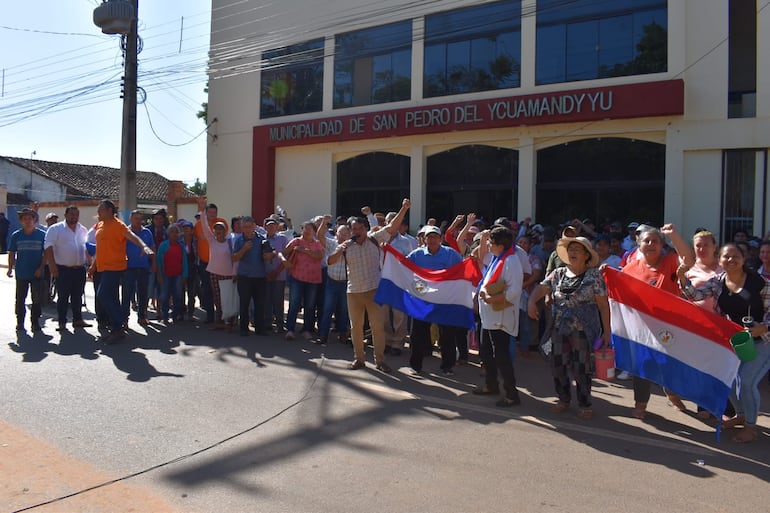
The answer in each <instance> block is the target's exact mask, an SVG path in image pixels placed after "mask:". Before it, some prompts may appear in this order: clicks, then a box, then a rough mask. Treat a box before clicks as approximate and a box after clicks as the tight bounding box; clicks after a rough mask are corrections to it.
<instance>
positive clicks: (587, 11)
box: [535, 0, 668, 84]
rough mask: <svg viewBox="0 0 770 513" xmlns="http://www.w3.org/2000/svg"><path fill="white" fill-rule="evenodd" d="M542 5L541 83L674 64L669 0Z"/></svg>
mask: <svg viewBox="0 0 770 513" xmlns="http://www.w3.org/2000/svg"><path fill="white" fill-rule="evenodd" d="M537 7H538V8H537V38H536V39H537V42H536V45H537V48H536V65H535V75H536V76H535V80H536V83H537V84H553V83H558V82H572V81H577V80H591V79H595V78H606V77H619V76H627V75H641V74H645V73H660V72H663V71H666V70H667V69H668V57H667V51H668V4H667V2H666V1H665V0H612V1H600V2H597V1H595V0H576V1H572V2H564V0H538V3H537Z"/></svg>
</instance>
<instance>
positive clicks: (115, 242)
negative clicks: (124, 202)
mask: <svg viewBox="0 0 770 513" xmlns="http://www.w3.org/2000/svg"><path fill="white" fill-rule="evenodd" d="M129 230H130V228H129V227H128V226H126V225H125V224H124V223H123V221H121V220H120V219H117V218H112V219H108V220H107V221H99V223H98V224H97V225H96V270H97V271H99V272H103V271H125V270H126V268H127V267H128V263H127V262H128V258H127V257H126V240H127V237H126V234H127V233H128V231H129Z"/></svg>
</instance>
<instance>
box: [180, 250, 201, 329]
mask: <svg viewBox="0 0 770 513" xmlns="http://www.w3.org/2000/svg"><path fill="white" fill-rule="evenodd" d="M187 270H188V275H187V278H185V280H184V294H185V297H186V298H187V316H188V317H189V318H190V319H192V316H193V314H194V313H195V299H196V298H197V297H198V294H199V292H200V288H201V286H200V280H199V278H198V266H197V265H195V264H194V263H192V262H190V263H189V265H188V266H187Z"/></svg>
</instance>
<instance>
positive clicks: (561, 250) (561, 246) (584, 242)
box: [556, 237, 599, 267]
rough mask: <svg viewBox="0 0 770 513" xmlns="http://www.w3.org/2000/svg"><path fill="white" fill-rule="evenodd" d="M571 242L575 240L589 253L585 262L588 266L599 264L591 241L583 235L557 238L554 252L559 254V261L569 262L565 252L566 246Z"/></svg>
mask: <svg viewBox="0 0 770 513" xmlns="http://www.w3.org/2000/svg"><path fill="white" fill-rule="evenodd" d="M573 242H577V243H578V244H580V245H581V246H583V247H584V248H585V250H586V251H587V252H588V253H589V254H590V255H591V258H590V259H589V260H588V263H587V264H586V265H587V266H588V267H596V266H597V265H599V255H597V254H596V251H594V248H593V246H592V245H591V241H590V240H588V239H586V238H585V237H562V238H561V239H559V243H558V244H557V245H556V254H557V255H559V258H561V261H562V262H564V263H565V264H567V263H569V255H568V254H567V248H568V247H569V245H570V244H571V243H573Z"/></svg>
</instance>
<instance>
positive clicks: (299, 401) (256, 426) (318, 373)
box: [11, 355, 326, 513]
mask: <svg viewBox="0 0 770 513" xmlns="http://www.w3.org/2000/svg"><path fill="white" fill-rule="evenodd" d="M325 362H326V356H324V355H321V363H320V365H318V370H316V373H315V375H314V376H313V381H311V382H310V385H309V386H308V388H307V390H305V393H304V394H302V397H300V398H299V399H297V400H296V401H294V402H293V403H291V404H290V405H288V406H286V407H285V408H283V409H282V410H279V411H278V412H276V413H274V414H273V415H271V416H270V417H268V418H266V419H265V420H263V421H261V422H258V423H256V424H254V425H253V426H251V427H248V428H246V429H244V430H243V431H239V432H237V433H235V434H234V435H230V436H228V437H227V438H223V439H222V440H219V441H218V442H215V443H213V444H211V445H208V446H206V447H202V448H201V449H198V450H197V451H193V452H190V453H187V454H184V455H182V456H178V457H176V458H174V459H171V460H168V461H165V462H163V463H158V464H157V465H153V466H152V467H147V468H145V469H143V470H139V471H137V472H134V473H132V474H127V475H125V476H122V477H119V478H116V479H112V480H110V481H105V482H103V483H99V484H97V485H94V486H90V487H88V488H84V489H82V490H78V491H76V492H72V493H69V494H67V495H62V496H59V497H56V498H54V499H50V500H47V501H45V502H40V503H38V504H33V505H32V506H27V507H25V508H22V509H17V510H15V511H12V512H11V513H22V512H24V511H30V510H33V509H36V508H41V507H43V506H47V505H49V504H54V503H56V502H61V501H63V500H65V499H69V498H72V497H75V496H77V495H82V494H84V493H86V492H90V491H92V490H97V489H99V488H104V487H105V486H109V485H112V484H115V483H120V482H121V481H126V480H128V479H131V478H134V477H137V476H141V475H143V474H147V473H148V472H152V471H153V470H158V469H159V468H163V467H167V466H169V465H173V464H174V463H179V462H181V461H185V460H188V459H190V458H193V457H195V456H198V455H199V454H203V453H204V452H208V451H210V450H212V449H215V448H217V447H219V446H221V445H224V444H226V443H227V442H229V441H231V440H235V439H236V438H239V437H241V436H243V435H245V434H248V433H251V432H252V431H254V430H256V429H259V428H261V427H262V426H264V425H265V424H267V423H269V422H272V421H273V420H275V419H277V418H278V417H280V416H281V415H283V414H284V413H286V412H288V411H289V410H292V409H294V408H296V407H297V406H299V405H300V404H302V403H303V402H305V401H306V400H307V399H308V397H309V396H310V392H311V391H312V390H313V388H314V387H315V384H316V382H317V381H318V378H319V377H320V376H321V371H322V370H323V368H324V363H325Z"/></svg>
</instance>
